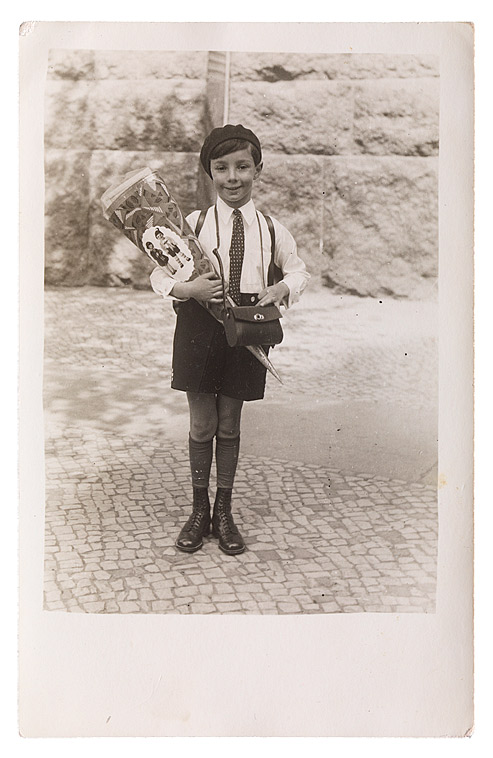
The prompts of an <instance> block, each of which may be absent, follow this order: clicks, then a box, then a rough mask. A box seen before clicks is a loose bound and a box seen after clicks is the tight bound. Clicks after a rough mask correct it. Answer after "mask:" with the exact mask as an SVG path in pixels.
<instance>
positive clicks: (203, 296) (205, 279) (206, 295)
mask: <svg viewBox="0 0 493 758" xmlns="http://www.w3.org/2000/svg"><path fill="white" fill-rule="evenodd" d="M187 284H188V288H189V293H190V294H189V297H193V298H194V299H195V300H198V301H199V302H206V303H217V304H220V303H222V302H223V284H222V281H221V279H219V277H218V276H217V274H216V273H214V271H209V272H208V273H207V274H201V275H200V276H198V277H197V278H196V279H194V280H193V281H191V282H188V283H187Z"/></svg>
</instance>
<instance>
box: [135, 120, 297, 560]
mask: <svg viewBox="0 0 493 758" xmlns="http://www.w3.org/2000/svg"><path fill="white" fill-rule="evenodd" d="M200 161H201V164H202V167H203V169H204V170H205V171H206V173H207V174H208V175H209V177H210V178H211V179H212V183H213V186H214V189H215V191H216V193H217V202H216V204H215V205H214V206H212V207H210V208H209V209H207V211H206V212H204V211H202V212H201V211H194V212H193V213H191V214H190V215H189V216H188V217H187V222H188V224H189V225H190V227H191V228H192V229H193V230H195V232H196V234H197V236H198V239H199V241H200V243H201V246H202V248H203V250H204V251H205V253H206V254H207V256H208V257H209V258H210V261H211V263H212V266H213V268H214V270H210V271H209V272H207V273H204V274H201V275H199V276H197V277H196V278H194V279H192V280H189V281H187V280H185V279H182V277H181V276H179V275H178V274H177V275H176V276H175V277H172V276H169V275H168V274H167V271H166V270H165V269H163V268H161V267H158V268H156V269H154V271H153V272H152V274H151V284H152V287H153V289H154V291H155V292H156V293H157V294H159V295H161V296H162V297H165V298H171V299H172V300H173V301H174V308H175V311H176V313H177V322H176V328H175V335H174V340H173V373H172V382H171V386H172V388H173V389H177V390H181V391H184V392H186V393H187V400H188V406H189V412H190V431H189V455H190V467H191V481H192V492H193V501H192V510H191V514H190V517H189V518H188V520H187V522H186V523H185V525H184V526H183V528H182V530H181V532H180V534H179V535H178V538H177V540H176V546H177V548H179V549H180V550H182V551H184V552H188V553H193V552H195V551H196V550H199V549H200V548H201V547H202V545H203V538H204V537H205V536H207V535H208V534H209V533H210V531H211V530H212V534H213V536H214V537H216V538H218V539H219V547H220V548H221V550H223V551H224V552H225V553H227V554H228V555H236V554H239V553H242V552H243V551H244V550H245V542H244V540H243V537H242V536H241V534H240V532H239V530H238V528H237V526H236V524H235V522H234V519H233V516H232V491H233V485H234V479H235V473H236V467H237V463H238V456H239V449H240V422H241V412H242V407H243V403H244V402H245V401H251V400H260V399H262V398H263V397H264V390H265V381H266V367H265V365H263V364H262V363H261V362H259V360H257V359H256V358H255V356H254V355H253V354H252V352H250V351H249V350H248V349H247V348H246V347H241V346H240V347H230V346H229V345H228V343H227V341H226V337H225V332H224V327H223V325H222V323H221V322H220V321H218V320H217V319H216V318H214V317H213V316H212V315H211V313H210V312H209V311H208V310H207V309H205V308H204V307H203V305H204V304H211V305H214V304H215V305H217V306H220V305H221V303H222V302H223V281H222V279H221V277H220V276H219V266H218V260H217V258H216V253H214V251H215V250H216V251H217V254H218V255H219V256H220V259H221V263H222V266H221V268H222V270H223V272H224V277H225V280H226V287H227V290H228V297H229V298H230V299H231V300H232V301H233V302H234V303H236V304H237V305H238V306H246V305H252V304H254V305H255V304H257V305H258V306H265V305H269V304H271V303H273V304H275V305H278V306H280V305H282V306H284V307H285V308H289V307H290V306H291V305H293V304H294V303H296V301H297V300H298V299H299V297H300V295H301V294H302V292H303V290H304V289H305V287H306V285H307V282H308V279H309V274H308V273H307V271H306V267H305V264H304V263H303V261H302V260H301V259H300V257H299V256H298V253H297V246H296V242H295V240H294V239H293V237H292V235H291V234H290V232H289V231H288V230H287V229H286V228H285V227H284V226H283V225H282V224H281V223H280V222H279V221H277V220H276V219H274V218H272V219H271V218H269V217H266V216H264V215H263V214H262V213H260V212H259V211H258V210H257V209H256V207H255V205H254V202H253V200H252V191H253V186H254V182H255V181H256V180H257V179H258V177H259V176H260V174H261V172H262V168H263V164H262V150H261V145H260V142H259V140H258V138H257V136H256V135H255V134H254V133H253V132H252V131H251V130H250V129H246V128H245V127H243V126H242V125H241V124H238V125H232V124H227V125H226V126H224V127H220V128H218V129H213V130H212V132H211V133H210V134H209V135H208V137H207V138H206V140H205V142H204V144H203V146H202V150H201V153H200ZM198 227H200V228H198ZM148 231H150V230H148ZM166 231H167V235H166V236H167V237H168V236H169V230H166ZM147 234H148V232H146V233H145V234H144V237H143V239H144V238H145V237H146V235H147ZM171 234H172V233H171ZM155 239H156V238H155ZM163 251H164V248H163ZM175 253H176V251H175ZM166 254H168V250H166ZM177 259H178V253H176V258H174V263H175V265H176V263H177ZM272 259H273V261H272V263H273V266H272V265H271V260H272ZM273 267H274V268H275V269H276V271H278V272H279V280H278V281H276V279H275V278H273V276H272V270H273ZM178 278H179V279H180V281H177V279H178ZM263 347H264V350H265V352H266V353H268V351H269V346H268V345H265V346H263ZM214 440H215V460H216V473H217V491H216V494H215V499H214V505H213V510H212V514H211V507H210V501H209V476H210V472H211V467H212V462H213V458H214Z"/></svg>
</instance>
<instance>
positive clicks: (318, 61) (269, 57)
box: [231, 53, 439, 82]
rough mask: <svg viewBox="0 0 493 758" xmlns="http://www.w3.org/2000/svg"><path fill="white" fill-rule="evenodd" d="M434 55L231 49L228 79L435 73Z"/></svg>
mask: <svg viewBox="0 0 493 758" xmlns="http://www.w3.org/2000/svg"><path fill="white" fill-rule="evenodd" d="M438 65H439V62H438V56H432V55H421V56H418V55H382V54H376V55H373V54H364V55H361V54H352V53H345V54H344V53H343V54H323V53H317V54H309V53H233V54H232V56H231V79H232V81H233V82H236V81H264V82H278V81H290V82H291V81H295V80H299V79H342V80H344V79H376V78H377V79H380V78H392V77H395V78H407V77H423V76H438V75H439V68H438Z"/></svg>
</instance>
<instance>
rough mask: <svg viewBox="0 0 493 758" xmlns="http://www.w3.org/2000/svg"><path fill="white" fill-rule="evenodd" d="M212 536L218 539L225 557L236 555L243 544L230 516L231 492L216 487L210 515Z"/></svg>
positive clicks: (240, 550)
mask: <svg viewBox="0 0 493 758" xmlns="http://www.w3.org/2000/svg"><path fill="white" fill-rule="evenodd" d="M212 534H213V535H214V537H219V547H220V548H221V550H222V551H223V552H224V553H226V554H227V555H238V553H243V551H244V550H245V543H244V542H243V538H242V536H241V534H240V533H239V531H238V529H237V527H236V524H235V522H234V521H233V516H232V514H231V490H230V489H225V488H223V487H218V490H217V494H216V500H215V502H214V510H213V513H212Z"/></svg>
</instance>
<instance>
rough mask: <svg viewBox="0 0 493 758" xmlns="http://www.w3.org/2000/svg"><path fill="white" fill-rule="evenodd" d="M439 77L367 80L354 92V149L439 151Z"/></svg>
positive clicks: (385, 152) (420, 153)
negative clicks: (437, 78)
mask: <svg viewBox="0 0 493 758" xmlns="http://www.w3.org/2000/svg"><path fill="white" fill-rule="evenodd" d="M438 106H439V81H438V80H436V79H415V80H412V79H410V80H404V79H401V80H385V81H371V82H370V81H367V82H365V83H364V84H358V85H357V86H356V88H355V94H354V127H353V137H354V143H355V150H354V152H360V153H371V154H372V155H391V154H398V155H417V156H427V155H437V154H438V137H439V135H438Z"/></svg>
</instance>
